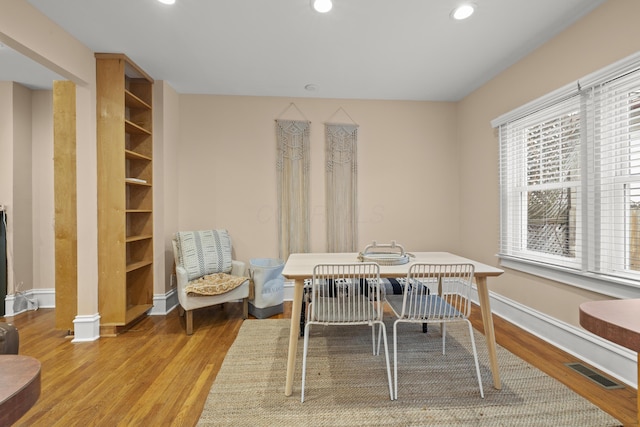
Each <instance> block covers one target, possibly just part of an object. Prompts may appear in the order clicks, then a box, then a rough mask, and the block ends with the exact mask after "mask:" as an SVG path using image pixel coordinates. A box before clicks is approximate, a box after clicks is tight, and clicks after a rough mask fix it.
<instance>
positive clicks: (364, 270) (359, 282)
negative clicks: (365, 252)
mask: <svg viewBox="0 0 640 427" xmlns="http://www.w3.org/2000/svg"><path fill="white" fill-rule="evenodd" d="M380 286H381V285H380V267H379V266H378V264H375V263H354V264H320V265H316V266H315V267H314V269H313V279H312V283H311V298H310V299H311V303H310V304H309V306H308V309H307V321H306V323H305V326H304V352H303V358H302V391H301V397H300V401H301V402H304V389H305V381H306V372H307V353H308V350H309V331H310V329H311V326H312V325H324V326H334V325H352V326H356V327H361V326H369V327H371V339H372V348H373V354H374V355H377V354H379V351H378V348H379V347H377V346H376V331H375V329H376V325H377V326H378V328H379V333H380V332H381V334H382V341H383V344H384V353H385V359H386V368H387V380H388V385H389V397H390V399H391V400H393V388H392V383H391V367H390V363H389V349H388V346H387V332H386V330H385V327H384V323H383V322H382V317H383V305H384V303H383V299H382V295H381V289H380Z"/></svg>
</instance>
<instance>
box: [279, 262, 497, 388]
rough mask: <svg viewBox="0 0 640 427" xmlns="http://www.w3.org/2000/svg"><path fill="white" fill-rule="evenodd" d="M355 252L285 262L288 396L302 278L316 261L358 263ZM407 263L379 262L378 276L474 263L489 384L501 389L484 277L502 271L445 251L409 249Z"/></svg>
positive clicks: (389, 276)
mask: <svg viewBox="0 0 640 427" xmlns="http://www.w3.org/2000/svg"><path fill="white" fill-rule="evenodd" d="M359 255H360V254H359V253H348V252H341V253H293V254H290V255H289V257H288V259H287V262H286V263H285V266H284V269H283V270H282V275H283V276H284V277H285V278H286V279H289V280H293V281H294V282H295V284H294V293H293V302H292V308H291V310H292V311H291V328H290V331H289V350H288V356H287V377H286V382H285V395H286V396H291V394H292V392H293V380H294V374H295V367H296V354H297V351H298V339H299V337H300V314H301V311H302V299H303V291H304V281H305V279H310V278H312V277H313V269H314V267H315V266H316V265H318V264H350V263H356V262H360V259H361V257H360V256H359ZM409 255H410V256H409V257H408V262H405V263H404V264H391V265H385V264H380V277H381V278H397V277H406V275H407V273H408V272H409V268H410V267H411V265H413V264H415V263H429V264H463V263H470V264H473V266H474V278H475V284H476V288H477V292H478V302H479V305H480V311H481V313H482V323H483V325H484V335H485V338H486V342H487V349H488V355H489V363H490V368H491V373H492V376H493V386H494V387H495V388H496V389H501V388H502V384H501V382H500V373H499V370H498V359H497V353H496V340H495V332H494V328H493V319H492V317H491V304H490V301H489V289H488V287H487V278H488V277H496V276H499V275H501V274H502V273H503V272H504V271H503V270H501V269H499V268H496V267H493V266H490V265H487V264H483V263H480V262H477V261H473V260H470V259H467V258H464V257H462V256H459V255H455V254H452V253H449V252H412V253H410V254H409Z"/></svg>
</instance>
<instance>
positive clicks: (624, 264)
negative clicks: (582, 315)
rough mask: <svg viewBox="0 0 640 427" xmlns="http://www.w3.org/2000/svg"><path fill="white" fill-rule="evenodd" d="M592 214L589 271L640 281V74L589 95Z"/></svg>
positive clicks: (587, 98)
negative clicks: (591, 253)
mask: <svg viewBox="0 0 640 427" xmlns="http://www.w3.org/2000/svg"><path fill="white" fill-rule="evenodd" d="M584 96H585V98H586V102H585V104H586V110H587V118H588V120H589V121H590V122H591V123H593V126H592V129H591V131H590V132H587V133H586V140H587V148H588V151H587V156H588V158H589V159H592V160H591V163H592V164H593V174H592V175H591V177H590V179H589V180H588V189H589V193H590V194H591V193H592V194H593V197H592V198H591V200H590V203H589V206H588V209H589V212H588V214H589V217H590V218H592V220H591V224H592V230H591V233H592V234H593V235H594V239H592V241H591V242H590V245H589V246H590V247H589V250H590V251H592V252H593V253H594V257H593V260H592V264H591V265H589V269H590V270H592V271H594V272H596V273H603V274H611V275H615V276H621V277H630V278H640V274H639V273H640V71H635V72H632V73H629V74H627V75H624V76H621V77H619V78H616V79H613V80H611V81H608V82H605V83H602V84H599V85H596V86H594V87H592V88H589V89H588V90H586V91H585V93H584Z"/></svg>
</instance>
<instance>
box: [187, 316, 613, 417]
mask: <svg viewBox="0 0 640 427" xmlns="http://www.w3.org/2000/svg"><path fill="white" fill-rule="evenodd" d="M387 326H388V327H387V331H388V339H389V356H390V363H391V370H392V372H393V359H392V358H393V347H392V345H393V344H392V330H393V329H392V327H391V324H390V323H388V325H387ZM465 327H466V326H465V325H460V326H458V325H450V326H449V327H448V328H447V332H448V334H447V353H446V355H444V356H443V355H442V351H441V349H442V347H441V340H440V334H439V328H438V326H430V327H429V332H428V333H427V334H423V333H422V327H421V326H420V325H407V324H405V325H401V328H402V334H401V335H400V340H399V342H400V344H399V367H398V387H399V389H398V394H399V396H398V400H396V401H391V400H390V399H389V388H388V386H387V376H386V371H385V364H384V360H385V359H384V354H383V353H382V351H381V355H380V356H373V355H372V353H371V332H370V331H371V330H370V328H368V327H366V326H364V327H361V328H359V329H354V328H353V327H352V328H345V327H335V326H334V327H322V326H313V327H312V328H311V339H310V342H309V357H308V359H307V385H306V388H305V402H304V403H300V386H301V369H302V347H303V341H302V339H300V341H299V343H298V359H297V371H296V377H295V382H294V389H293V394H292V396H290V397H285V395H284V386H285V374H286V365H287V360H286V359H287V346H288V340H289V320H286V319H277V320H276V319H272V320H245V322H244V323H243V325H242V328H241V329H240V332H239V334H238V337H237V339H236V341H235V342H234V343H233V345H232V347H231V349H230V350H229V352H228V354H227V356H226V358H225V360H224V362H223V365H222V367H221V369H220V372H219V373H218V376H217V378H216V380H215V382H214V384H213V386H212V388H211V391H210V393H209V396H208V398H207V402H206V404H205V407H204V410H203V412H202V415H201V418H200V421H199V423H198V425H200V426H270V427H276V426H277V427H279V426H358V427H365V426H366V427H369V426H447V427H451V426H492V427H493V426H554V427H558V426H571V427H578V426H579V427H587V426H594V427H595V426H597V427H602V426H618V425H620V423H619V422H617V421H616V420H615V419H614V418H612V417H610V416H609V415H608V414H607V413H605V412H603V411H601V410H600V409H599V408H597V407H596V406H594V405H592V404H591V403H590V402H589V401H587V400H585V399H583V398H582V397H580V396H579V395H577V394H576V393H574V392H573V391H571V390H570V389H568V388H567V387H565V386H564V385H563V384H561V383H560V382H558V381H556V380H555V379H553V378H551V377H549V376H547V375H546V374H544V373H543V372H541V371H540V370H538V369H536V368H534V367H532V366H531V365H529V364H527V363H526V362H524V361H522V360H521V359H519V358H517V357H515V356H514V355H513V354H511V353H510V352H509V351H507V350H505V349H504V348H502V347H500V346H498V361H499V366H500V374H501V378H502V383H503V387H502V390H496V389H494V388H493V383H492V378H491V371H490V370H489V363H488V357H487V351H486V344H485V341H484V337H483V336H482V335H481V334H479V333H477V332H476V344H477V347H478V353H479V357H480V363H481V373H482V381H483V384H484V392H485V398H484V399H482V398H481V397H480V393H479V389H478V386H477V381H476V379H475V370H474V368H473V355H472V354H471V352H470V350H468V349H470V348H471V347H470V341H469V339H468V334H467V333H465V332H466V331H467V330H466V329H465Z"/></svg>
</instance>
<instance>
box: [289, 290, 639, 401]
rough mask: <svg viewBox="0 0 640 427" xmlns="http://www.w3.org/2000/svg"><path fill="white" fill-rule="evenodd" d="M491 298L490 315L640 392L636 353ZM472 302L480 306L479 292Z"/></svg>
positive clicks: (490, 296)
mask: <svg viewBox="0 0 640 427" xmlns="http://www.w3.org/2000/svg"><path fill="white" fill-rule="evenodd" d="M293 287H294V282H293V280H285V282H284V299H285V300H286V301H291V300H293ZM474 291H475V290H474ZM489 298H490V300H491V312H492V313H493V314H495V315H496V316H499V317H502V318H503V319H505V320H507V321H508V322H510V323H513V324H514V325H516V326H518V327H519V328H522V329H523V330H525V331H527V332H529V333H531V334H533V335H535V336H536V337H538V338H540V339H542V340H544V341H546V342H548V343H550V344H551V345H553V346H555V347H557V348H559V349H561V350H563V351H566V352H567V353H569V354H571V355H573V356H575V357H577V358H578V359H580V360H582V361H584V362H586V363H588V364H589V365H591V366H593V367H595V368H597V369H599V370H601V371H602V372H604V373H606V374H608V375H611V376H612V377H613V378H616V379H617V380H619V381H622V382H624V383H625V384H627V385H629V386H631V387H633V388H636V389H637V388H638V362H637V360H638V359H637V354H636V353H635V352H633V351H631V350H629V349H626V348H624V347H622V346H619V345H617V344H614V343H612V342H610V341H607V340H605V339H602V338H600V337H598V336H597V335H594V334H592V333H590V332H588V331H586V330H585V329H582V328H580V327H576V326H573V325H569V324H567V323H565V322H561V321H559V320H558V319H555V318H553V317H550V316H547V315H546V314H544V313H541V312H539V311H536V310H533V309H531V308H530V307H527V306H525V305H522V304H520V303H518V302H516V301H513V300H510V299H508V298H505V297H503V296H501V295H498V294H494V293H492V292H489ZM472 299H473V301H474V302H475V303H476V304H478V294H477V293H476V292H474V295H473V296H472Z"/></svg>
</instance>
